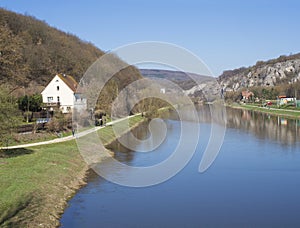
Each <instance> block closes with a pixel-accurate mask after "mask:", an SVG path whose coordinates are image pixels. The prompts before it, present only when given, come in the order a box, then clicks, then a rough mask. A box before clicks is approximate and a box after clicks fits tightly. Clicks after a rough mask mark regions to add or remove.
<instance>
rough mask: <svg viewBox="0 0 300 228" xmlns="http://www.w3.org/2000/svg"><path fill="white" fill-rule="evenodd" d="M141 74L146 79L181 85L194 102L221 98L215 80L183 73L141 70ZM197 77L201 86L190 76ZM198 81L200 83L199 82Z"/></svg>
mask: <svg viewBox="0 0 300 228" xmlns="http://www.w3.org/2000/svg"><path fill="white" fill-rule="evenodd" d="M140 72H141V74H142V75H143V76H144V77H146V78H153V79H155V78H158V79H166V80H169V81H171V82H174V83H175V84H177V85H179V86H180V87H181V88H182V89H183V90H184V93H185V94H186V95H188V96H190V97H191V98H192V99H193V101H194V102H202V101H211V100H215V99H218V98H219V94H220V88H219V86H217V85H216V81H215V80H214V79H213V78H210V77H207V76H202V75H198V74H194V73H185V72H182V71H171V70H161V69H160V70H158V69H140ZM189 75H190V76H192V77H197V78H198V79H199V81H201V82H200V83H199V84H198V83H196V82H195V81H194V80H193V79H192V78H191V77H190V76H189ZM199 81H198V82H199Z"/></svg>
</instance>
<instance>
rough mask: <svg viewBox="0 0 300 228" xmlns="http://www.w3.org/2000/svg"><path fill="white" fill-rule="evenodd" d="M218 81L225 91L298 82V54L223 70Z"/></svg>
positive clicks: (299, 57)
mask: <svg viewBox="0 0 300 228" xmlns="http://www.w3.org/2000/svg"><path fill="white" fill-rule="evenodd" d="M219 82H220V84H221V86H222V88H224V89H225V90H226V91H237V90H239V89H242V88H249V87H254V86H256V87H257V86H259V87H273V86H286V85H292V84H294V83H297V82H300V54H296V55H290V56H280V57H279V58H277V59H272V60H269V61H266V62H263V61H258V62H257V63H256V65H254V66H251V67H248V68H245V67H242V68H239V69H235V70H229V71H224V72H223V74H222V75H221V76H220V77H219Z"/></svg>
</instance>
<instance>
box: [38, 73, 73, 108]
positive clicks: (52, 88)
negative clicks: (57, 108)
mask: <svg viewBox="0 0 300 228" xmlns="http://www.w3.org/2000/svg"><path fill="white" fill-rule="evenodd" d="M57 86H58V87H59V90H57ZM42 97H43V103H50V102H48V97H53V100H52V101H51V103H57V102H60V105H61V108H62V109H63V112H66V111H67V107H70V108H71V109H73V105H74V92H73V91H72V90H71V89H70V87H69V86H67V85H66V84H65V83H64V81H63V80H62V79H60V77H59V76H57V75H56V76H55V77H54V78H53V79H52V81H51V82H50V83H49V84H48V85H47V87H46V88H45V89H44V90H43V92H42ZM58 97H59V101H58V99H57V98H58Z"/></svg>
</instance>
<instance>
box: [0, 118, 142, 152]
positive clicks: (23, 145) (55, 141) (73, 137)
mask: <svg viewBox="0 0 300 228" xmlns="http://www.w3.org/2000/svg"><path fill="white" fill-rule="evenodd" d="M137 115H139V114H136V115H133V116H128V117H124V118H121V119H117V120H114V121H111V122H109V123H107V124H106V126H109V125H113V124H115V123H118V122H120V121H122V120H125V119H129V118H132V117H134V116H137ZM104 127H105V126H101V127H94V128H91V129H88V130H85V131H82V132H79V133H75V135H74V136H73V135H70V136H66V137H62V138H57V139H52V140H48V141H43V142H36V143H28V144H21V145H16V146H8V147H0V149H17V148H26V147H33V146H40V145H47V144H53V143H60V142H65V141H70V140H73V139H75V138H80V137H83V136H85V135H88V134H90V133H92V132H95V131H98V130H99V129H101V128H104Z"/></svg>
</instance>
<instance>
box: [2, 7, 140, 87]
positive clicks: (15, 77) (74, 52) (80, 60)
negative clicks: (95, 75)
mask: <svg viewBox="0 0 300 228" xmlns="http://www.w3.org/2000/svg"><path fill="white" fill-rule="evenodd" d="M103 54H104V52H103V51H101V50H99V49H98V48H97V47H95V46H94V45H93V44H91V43H88V42H85V41H82V40H80V39H79V38H78V37H76V36H74V35H72V34H68V33H65V32H62V31H60V30H58V29H55V28H52V27H50V26H49V25H48V24H46V23H45V22H42V21H39V20H37V19H35V18H33V17H31V16H24V15H20V14H17V13H14V12H10V11H7V10H4V9H1V8H0V83H1V84H5V85H7V86H11V87H13V88H14V87H18V86H20V87H23V86H25V87H27V86H28V85H29V84H32V83H33V84H34V85H38V86H39V85H40V86H46V85H47V84H48V83H49V81H50V80H51V79H52V78H53V76H54V75H55V74H57V73H65V74H68V75H72V76H74V78H75V79H76V80H77V81H79V80H80V78H81V77H82V76H83V74H84V73H85V72H86V70H87V69H88V67H89V66H90V65H91V64H92V63H93V62H94V61H96V60H97V59H98V58H99V57H100V56H102V55H103ZM140 77H141V76H140V74H139V72H138V71H137V70H136V69H135V68H134V67H128V68H127V69H125V70H123V71H122V72H120V73H118V75H117V77H116V78H117V79H118V80H117V82H116V83H117V84H118V86H119V87H122V86H124V84H127V83H128V82H131V81H133V80H136V79H137V78H140Z"/></svg>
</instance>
